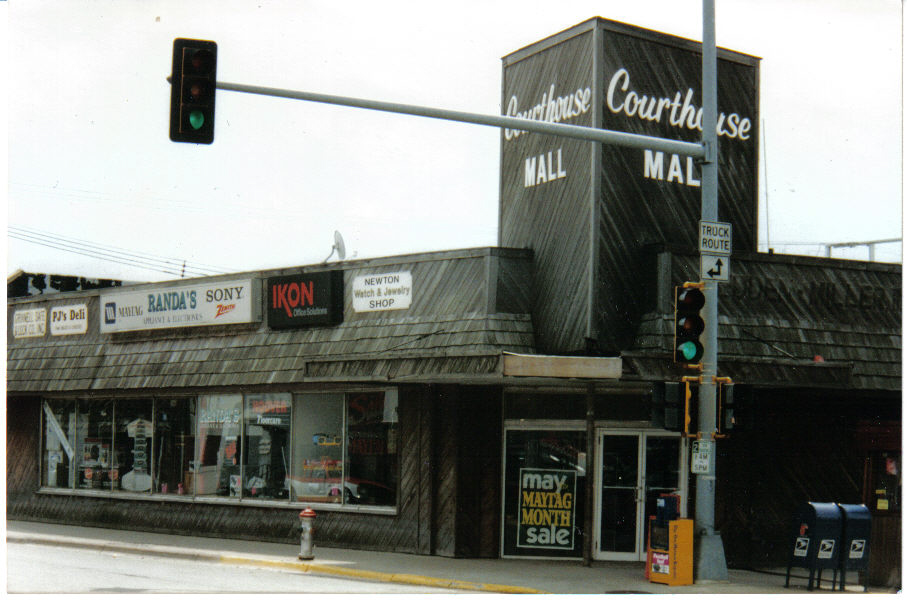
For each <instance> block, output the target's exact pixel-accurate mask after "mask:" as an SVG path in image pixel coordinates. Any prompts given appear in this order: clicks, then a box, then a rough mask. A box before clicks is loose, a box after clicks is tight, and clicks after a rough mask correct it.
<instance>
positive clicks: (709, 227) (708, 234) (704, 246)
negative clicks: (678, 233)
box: [699, 221, 731, 255]
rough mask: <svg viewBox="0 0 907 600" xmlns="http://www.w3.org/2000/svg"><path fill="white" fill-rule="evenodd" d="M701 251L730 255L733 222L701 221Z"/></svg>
mask: <svg viewBox="0 0 907 600" xmlns="http://www.w3.org/2000/svg"><path fill="white" fill-rule="evenodd" d="M699 251H700V252H707V253H709V254H725V255H729V254H730V253H731V224H730V223H719V222H717V221H699Z"/></svg>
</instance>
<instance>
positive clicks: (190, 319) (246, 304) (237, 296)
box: [99, 279, 260, 333]
mask: <svg viewBox="0 0 907 600" xmlns="http://www.w3.org/2000/svg"><path fill="white" fill-rule="evenodd" d="M254 284H255V281H254V280H252V279H243V280H240V281H215V282H208V283H204V284H202V283H199V284H195V285H183V286H176V287H167V288H150V289H147V290H141V291H129V292H120V293H116V294H102V295H101V301H100V315H99V316H100V322H101V333H117V332H121V331H140V330H143V329H167V328H171V327H196V326H200V325H230V324H235V323H251V322H254V321H257V320H258V318H259V317H258V316H257V315H258V314H259V312H258V311H257V310H256V308H257V306H258V302H257V301H256V298H255V297H256V296H258V297H260V294H258V293H257V291H258V288H257V286H256V285H254Z"/></svg>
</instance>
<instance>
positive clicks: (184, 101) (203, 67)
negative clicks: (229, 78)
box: [170, 38, 217, 144]
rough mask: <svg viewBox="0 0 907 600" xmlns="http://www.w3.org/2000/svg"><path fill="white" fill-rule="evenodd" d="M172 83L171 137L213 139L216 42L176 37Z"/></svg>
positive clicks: (207, 141) (178, 139)
mask: <svg viewBox="0 0 907 600" xmlns="http://www.w3.org/2000/svg"><path fill="white" fill-rule="evenodd" d="M170 83H171V90H170V139H171V140H173V141H174V142H191V143H194V144H210V143H212V142H213V141H214V93H215V90H216V89H217V44H216V43H214V42H210V41H206V40H190V39H184V38H177V39H175V40H173V71H172V74H171V77H170Z"/></svg>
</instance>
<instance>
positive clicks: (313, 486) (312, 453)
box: [289, 394, 344, 503]
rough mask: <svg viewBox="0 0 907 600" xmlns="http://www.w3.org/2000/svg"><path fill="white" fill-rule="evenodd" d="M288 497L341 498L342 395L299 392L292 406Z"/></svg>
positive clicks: (309, 498) (302, 500)
mask: <svg viewBox="0 0 907 600" xmlns="http://www.w3.org/2000/svg"><path fill="white" fill-rule="evenodd" d="M293 436H294V442H293V473H292V476H291V477H290V478H289V484H290V498H291V499H292V500H295V501H299V502H334V503H340V502H342V501H343V494H344V491H343V488H344V486H343V394H299V395H297V396H296V397H295V400H294V405H293Z"/></svg>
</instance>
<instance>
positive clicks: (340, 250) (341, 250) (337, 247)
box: [324, 231, 346, 262]
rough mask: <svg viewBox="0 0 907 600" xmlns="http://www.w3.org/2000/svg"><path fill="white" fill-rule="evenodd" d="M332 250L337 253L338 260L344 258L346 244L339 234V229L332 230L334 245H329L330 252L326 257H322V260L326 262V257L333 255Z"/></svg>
mask: <svg viewBox="0 0 907 600" xmlns="http://www.w3.org/2000/svg"><path fill="white" fill-rule="evenodd" d="M334 252H336V253H337V257H338V258H339V259H340V260H343V259H345V258H346V244H344V243H343V236H342V235H340V232H339V231H335V232H334V245H333V246H331V253H330V254H328V257H327V258H326V259H324V262H327V261H328V259H330V258H331V257H332V256H334Z"/></svg>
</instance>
